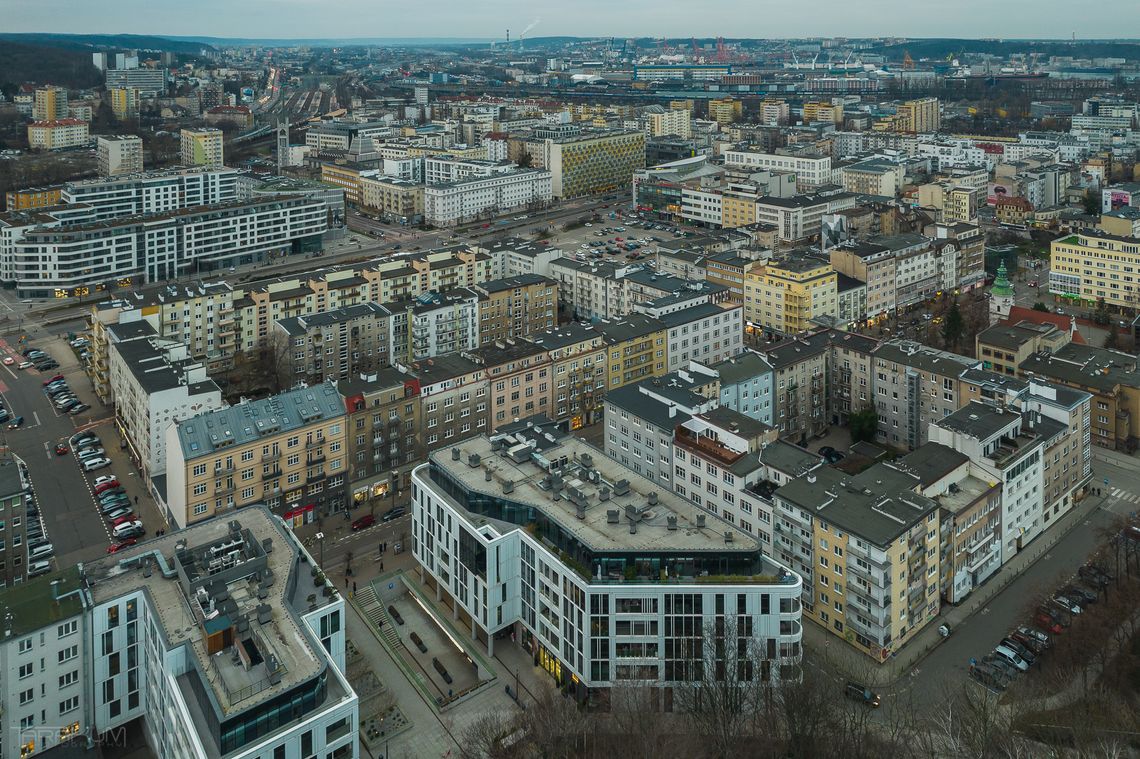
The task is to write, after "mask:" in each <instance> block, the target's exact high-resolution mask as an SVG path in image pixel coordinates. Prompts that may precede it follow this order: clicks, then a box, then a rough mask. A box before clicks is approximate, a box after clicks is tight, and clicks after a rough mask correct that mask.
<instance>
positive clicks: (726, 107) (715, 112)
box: [709, 98, 744, 125]
mask: <svg viewBox="0 0 1140 759" xmlns="http://www.w3.org/2000/svg"><path fill="white" fill-rule="evenodd" d="M743 114H744V104H743V103H741V102H740V101H739V100H735V99H733V98H717V99H714V100H710V101H709V118H710V119H712V120H713V121H715V122H716V123H718V124H721V125H723V124H732V123H734V122H737V121H740V117H741V116H742V115H743Z"/></svg>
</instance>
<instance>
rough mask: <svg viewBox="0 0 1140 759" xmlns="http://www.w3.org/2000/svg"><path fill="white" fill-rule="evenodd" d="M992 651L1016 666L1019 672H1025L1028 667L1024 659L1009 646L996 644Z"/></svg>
mask: <svg viewBox="0 0 1140 759" xmlns="http://www.w3.org/2000/svg"><path fill="white" fill-rule="evenodd" d="M994 653H995V654H997V655H998V656H1000V657H1001V658H1003V659H1005V660H1006V661H1008V662H1009V663H1010V664H1012V665H1013V666H1015V667H1017V668H1018V670H1020V671H1021V672H1025V671H1026V670H1027V669H1029V664H1028V663H1027V662H1026V661H1025V659H1022V658H1021V657H1020V656H1018V655H1017V652H1016V651H1014V650H1013V649H1012V648H1010V647H1009V646H998V647H997V648H995V649H994Z"/></svg>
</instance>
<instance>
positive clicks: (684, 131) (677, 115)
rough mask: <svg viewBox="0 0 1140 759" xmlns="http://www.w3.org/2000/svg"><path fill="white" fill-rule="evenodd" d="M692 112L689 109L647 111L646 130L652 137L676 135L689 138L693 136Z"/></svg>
mask: <svg viewBox="0 0 1140 759" xmlns="http://www.w3.org/2000/svg"><path fill="white" fill-rule="evenodd" d="M691 121H692V114H690V113H689V111H688V110H683V111H682V110H673V109H670V110H667V111H666V110H662V111H661V112H660V113H658V112H656V111H647V112H646V113H645V131H646V133H647V134H648V135H649V136H650V137H665V136H666V135H676V136H677V137H680V138H681V139H684V140H687V139H689V138H690V137H692V136H693V129H692V124H691Z"/></svg>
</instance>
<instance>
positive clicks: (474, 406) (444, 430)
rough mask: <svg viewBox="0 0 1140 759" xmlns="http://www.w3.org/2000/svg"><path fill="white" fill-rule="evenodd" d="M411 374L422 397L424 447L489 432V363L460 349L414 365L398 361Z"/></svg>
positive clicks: (413, 385) (420, 430) (398, 366)
mask: <svg viewBox="0 0 1140 759" xmlns="http://www.w3.org/2000/svg"><path fill="white" fill-rule="evenodd" d="M401 367H402V370H403V371H405V372H406V373H407V374H408V375H409V377H410V378H411V384H410V385H409V387H410V388H411V389H412V392H413V393H414V394H416V395H418V396H419V399H420V419H421V420H422V422H423V424H422V426H421V427H420V428H419V435H420V438H421V439H422V440H423V444H422V446H423V449H424V450H427V451H434V450H437V449H439V448H442V447H444V446H448V445H454V444H455V443H457V442H459V441H460V440H466V439H468V438H471V437H474V436H475V435H483V434H486V432H487V430H488V429H489V427H488V407H489V400H488V399H489V397H490V391H489V388H488V383H487V372H486V367H484V366H482V365H480V364H477V363H475V362H474V361H472V360H471V359H469V358H467V357H466V356H463V355H461V354H459V353H445V354H443V355H441V356H436V357H435V358H430V359H428V360H426V361H417V362H414V363H412V364H410V365H407V366H403V365H401V364H397V365H396V368H397V369H401Z"/></svg>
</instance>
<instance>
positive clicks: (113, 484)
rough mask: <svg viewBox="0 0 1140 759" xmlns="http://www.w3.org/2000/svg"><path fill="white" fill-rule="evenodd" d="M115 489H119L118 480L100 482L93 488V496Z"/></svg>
mask: <svg viewBox="0 0 1140 759" xmlns="http://www.w3.org/2000/svg"><path fill="white" fill-rule="evenodd" d="M117 487H119V481H118V480H105V481H103V482H100V483H99V484H98V485H96V486H95V495H99V494H100V493H106V492H107V491H108V490H112V489H114V488H117Z"/></svg>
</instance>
